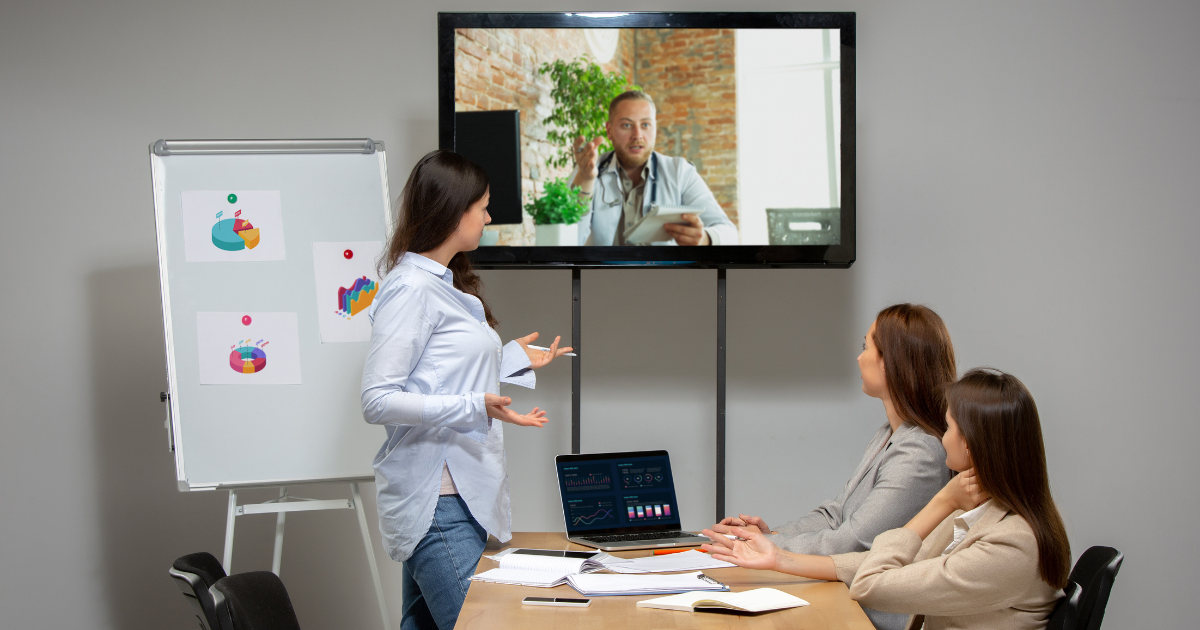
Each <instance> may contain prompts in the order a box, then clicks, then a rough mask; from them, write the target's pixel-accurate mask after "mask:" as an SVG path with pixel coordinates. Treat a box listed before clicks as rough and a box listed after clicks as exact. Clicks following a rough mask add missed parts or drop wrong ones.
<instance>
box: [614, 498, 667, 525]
mask: <svg viewBox="0 0 1200 630" xmlns="http://www.w3.org/2000/svg"><path fill="white" fill-rule="evenodd" d="M623 499H624V501H623V502H624V504H625V516H626V518H628V519H629V520H630V521H650V520H653V519H664V520H665V519H670V518H672V517H673V512H672V510H671V498H670V497H669V496H667V495H666V494H639V495H630V496H625V497H623Z"/></svg>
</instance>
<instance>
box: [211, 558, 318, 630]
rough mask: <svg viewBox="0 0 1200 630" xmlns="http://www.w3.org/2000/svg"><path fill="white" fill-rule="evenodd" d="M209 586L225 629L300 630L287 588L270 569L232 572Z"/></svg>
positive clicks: (218, 615) (218, 616)
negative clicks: (232, 573)
mask: <svg viewBox="0 0 1200 630" xmlns="http://www.w3.org/2000/svg"><path fill="white" fill-rule="evenodd" d="M209 590H210V592H211V593H212V596H213V605H214V606H216V609H217V618H218V619H220V620H221V624H222V628H223V629H224V630H300V622H299V621H297V620H296V610H295V609H294V608H292V600H291V598H290V597H288V594H287V589H286V588H284V587H283V582H282V581H281V580H280V579H279V576H277V575H275V574H274V573H271V572H270V571H249V572H246V573H239V574H237V575H231V576H229V577H227V578H222V579H220V580H217V583H216V584H214V585H213V587H212V588H211V589H209Z"/></svg>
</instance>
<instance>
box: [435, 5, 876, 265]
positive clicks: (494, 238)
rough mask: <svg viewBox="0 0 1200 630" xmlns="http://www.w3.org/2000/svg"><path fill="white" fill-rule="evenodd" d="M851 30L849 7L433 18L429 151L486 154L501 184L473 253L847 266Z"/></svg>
mask: <svg viewBox="0 0 1200 630" xmlns="http://www.w3.org/2000/svg"><path fill="white" fill-rule="evenodd" d="M854 27H855V14H854V13H659V12H634V13H439V14H438V90H439V93H438V107H439V112H438V113H439V116H438V123H439V142H440V146H441V147H442V148H447V149H455V150H459V151H461V152H463V153H464V155H467V157H469V158H472V159H474V160H476V161H477V162H479V163H480V164H499V165H500V166H496V167H494V168H495V169H497V170H496V171H495V172H492V171H491V170H489V176H490V177H491V179H492V180H494V181H493V183H492V188H493V191H497V190H504V191H507V192H505V193H503V194H502V195H500V196H498V195H497V194H495V192H494V194H493V195H492V197H491V202H490V206H491V210H492V214H493V216H494V217H495V218H496V219H497V220H496V221H494V222H493V223H492V225H489V226H488V227H487V230H486V232H490V234H485V239H484V241H483V242H484V243H485V246H481V247H480V248H479V249H478V250H476V251H475V252H474V253H473V255H472V260H473V261H474V263H475V264H476V266H479V267H483V268H500V267H562V266H578V267H597V266H606V265H620V266H629V265H675V266H696V267H762V266H776V267H785V266H786V267H842V268H844V267H849V266H850V265H851V264H852V263H853V262H854V260H855V224H856V223H855V133H854V129H855V92H854V77H855V73H854V62H855V54H854V50H855V32H854ZM485 112H490V113H488V114H485ZM497 112H504V113H497ZM492 120H496V121H500V122H499V123H495V124H504V125H505V128H504V129H497V130H493V131H495V132H494V133H491V132H489V129H488V125H490V124H493V123H490V122H489V121H492ZM456 121H458V122H456ZM514 159H515V160H516V162H517V163H516V164H513V163H512V161H513V160H514ZM488 168H489V169H491V168H492V167H488ZM497 178H504V181H502V182H500V185H497V181H495V180H497ZM510 178H511V179H513V180H514V181H512V182H509V181H507V180H508V179H510ZM527 206H532V207H533V209H532V211H530V210H527V209H526V207H527ZM535 213H536V214H537V215H539V222H546V221H555V220H557V221H558V222H559V223H557V224H555V223H550V224H548V225H538V224H535V217H534V214H535ZM571 220H574V223H562V222H563V221H571ZM492 243H494V244H492Z"/></svg>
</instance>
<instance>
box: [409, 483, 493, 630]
mask: <svg viewBox="0 0 1200 630" xmlns="http://www.w3.org/2000/svg"><path fill="white" fill-rule="evenodd" d="M486 543H487V532H486V531H484V529H483V527H481V526H480V525H479V523H478V522H476V521H475V518H474V517H472V516H471V511H470V510H469V509H467V503H466V501H463V500H462V499H461V498H460V497H458V496H457V495H448V496H441V497H438V502H437V508H436V509H434V511H433V523H432V524H430V525H429V531H428V532H426V534H425V537H424V538H422V539H421V542H419V543H417V548H416V549H414V550H413V555H412V557H411V558H409V559H408V560H406V561H405V562H404V578H403V580H402V581H401V593H402V594H403V596H404V603H403V611H404V612H403V615H402V617H401V618H400V629H401V630H451V629H452V628H453V627H454V623H455V622H456V621H458V612H459V611H460V610H462V605H463V600H464V599H466V598H467V587H468V586H470V584H471V576H472V575H474V574H475V567H476V566H477V565H478V564H479V557H480V556H482V555H483V547H484V545H485V544H486Z"/></svg>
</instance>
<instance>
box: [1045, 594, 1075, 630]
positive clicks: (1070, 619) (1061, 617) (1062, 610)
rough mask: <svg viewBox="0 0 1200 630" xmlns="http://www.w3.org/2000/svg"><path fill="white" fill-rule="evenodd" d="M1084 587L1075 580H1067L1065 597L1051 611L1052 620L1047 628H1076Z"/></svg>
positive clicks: (1048, 629) (1064, 629)
mask: <svg viewBox="0 0 1200 630" xmlns="http://www.w3.org/2000/svg"><path fill="white" fill-rule="evenodd" d="M1082 595H1083V589H1082V588H1080V587H1079V585H1078V584H1076V583H1074V582H1067V585H1066V586H1065V587H1063V597H1062V599H1060V600H1058V604H1056V605H1055V606H1054V612H1052V613H1050V621H1049V623H1047V624H1046V630H1076V628H1075V624H1076V623H1077V621H1078V619H1079V600H1080V599H1081V596H1082Z"/></svg>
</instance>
